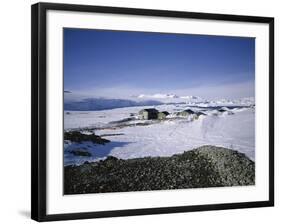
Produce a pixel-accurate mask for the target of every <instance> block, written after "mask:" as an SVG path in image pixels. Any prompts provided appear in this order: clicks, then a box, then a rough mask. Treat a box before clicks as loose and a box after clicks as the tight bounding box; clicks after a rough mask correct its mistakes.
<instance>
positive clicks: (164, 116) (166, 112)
mask: <svg viewBox="0 0 281 224" xmlns="http://www.w3.org/2000/svg"><path fill="white" fill-rule="evenodd" d="M168 115H169V112H168V111H162V112H159V113H158V119H159V120H164V119H166V117H167V116H168Z"/></svg>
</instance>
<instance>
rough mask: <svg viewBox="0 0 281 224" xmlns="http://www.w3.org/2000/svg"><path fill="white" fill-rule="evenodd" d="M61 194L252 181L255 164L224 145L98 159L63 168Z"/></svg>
mask: <svg viewBox="0 0 281 224" xmlns="http://www.w3.org/2000/svg"><path fill="white" fill-rule="evenodd" d="M64 176H65V180H64V191H65V192H64V193H65V194H82V193H98V192H123V191H145V190H164V189H183V188H204V187H223V186H239V185H254V184H255V163H254V162H253V161H251V160H250V159H248V158H247V157H246V156H245V155H244V154H241V153H239V152H237V151H233V150H230V149H226V148H220V147H215V146H202V147H200V148H197V149H194V150H191V151H187V152H184V153H182V154H177V155H173V156H171V157H145V158H136V159H128V160H121V159H118V158H115V157H112V156H110V157H108V158H107V159H105V160H103V161H99V162H92V163H88V164H83V165H80V166H66V167H65V168H64Z"/></svg>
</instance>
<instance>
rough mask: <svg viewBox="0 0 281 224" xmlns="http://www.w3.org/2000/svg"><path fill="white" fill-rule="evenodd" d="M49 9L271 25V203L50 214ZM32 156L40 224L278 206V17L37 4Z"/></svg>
mask: <svg viewBox="0 0 281 224" xmlns="http://www.w3.org/2000/svg"><path fill="white" fill-rule="evenodd" d="M48 10H64V11H76V12H101V13H113V14H125V15H142V16H162V17H175V18H193V19H205V20H222V21H235V22H237V21H239V22H254V23H264V24H268V25H269V34H268V35H269V72H268V73H269V183H268V186H269V200H267V201H255V202H243V203H226V204H211V205H210V204H208V205H196V206H177V207H160V208H145V209H129V210H115V211H99V212H84V213H69V214H52V215H48V214H47V213H46V144H47V142H46V128H47V120H46V117H47V114H46V109H47V108H46V97H47V93H46V69H47V67H46V66H47V64H46V35H47V33H46V13H47V11H48ZM31 25H32V31H31V36H32V38H31V39H32V40H31V41H32V49H31V59H32V65H31V73H32V74H31V76H32V83H31V86H32V90H31V91H32V92H31V93H32V105H31V107H32V108H31V111H32V114H31V121H32V124H31V126H32V141H31V142H32V153H31V161H32V164H31V175H32V180H31V196H32V197H31V218H32V219H34V220H37V221H54V220H70V219H86V218H102V217H116V216H133V215H148V214H162V213H178V212H193V211H206V210H222V209H238V208H254V207H267V206H274V18H271V17H256V16H240V15H224V14H210V13H194V12H183V11H164V10H151V9H137V8H119V7H103V6H89V5H73V4H54V3H37V4H34V5H32V14H31Z"/></svg>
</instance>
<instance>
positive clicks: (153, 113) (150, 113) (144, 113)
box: [139, 108, 159, 120]
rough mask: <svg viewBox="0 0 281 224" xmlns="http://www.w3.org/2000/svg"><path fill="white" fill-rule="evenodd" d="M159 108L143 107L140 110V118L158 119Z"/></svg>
mask: <svg viewBox="0 0 281 224" xmlns="http://www.w3.org/2000/svg"><path fill="white" fill-rule="evenodd" d="M158 113H159V112H158V110H156V109H154V108H149V109H143V110H141V111H140V112H139V117H140V119H143V120H151V119H157V118H158Z"/></svg>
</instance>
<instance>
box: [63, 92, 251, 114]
mask: <svg viewBox="0 0 281 224" xmlns="http://www.w3.org/2000/svg"><path fill="white" fill-rule="evenodd" d="M162 104H187V105H196V106H201V107H208V106H228V105H229V106H235V105H237V106H252V105H255V99H254V97H248V98H242V99H236V100H229V99H219V100H206V99H203V98H201V97H198V96H192V95H191V96H178V95H176V94H162V93H157V94H140V95H137V96H130V97H127V98H105V97H89V96H87V97H82V96H80V97H79V96H77V95H75V94H73V93H71V92H65V93H64V110H70V111H96V110H108V109H114V108H124V107H135V106H157V105H162Z"/></svg>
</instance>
